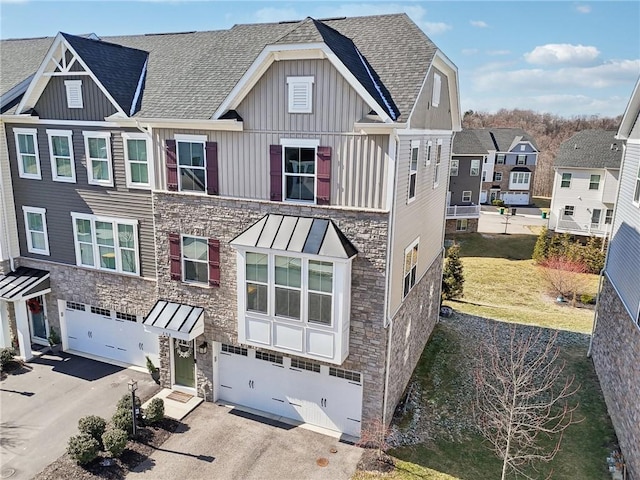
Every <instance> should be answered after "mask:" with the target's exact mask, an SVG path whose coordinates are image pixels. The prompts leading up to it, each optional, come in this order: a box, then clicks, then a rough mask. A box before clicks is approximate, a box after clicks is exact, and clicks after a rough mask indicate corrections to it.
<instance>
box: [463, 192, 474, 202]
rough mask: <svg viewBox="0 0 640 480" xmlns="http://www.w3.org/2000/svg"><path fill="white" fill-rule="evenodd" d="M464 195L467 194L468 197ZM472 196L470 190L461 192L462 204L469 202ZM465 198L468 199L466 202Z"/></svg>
mask: <svg viewBox="0 0 640 480" xmlns="http://www.w3.org/2000/svg"><path fill="white" fill-rule="evenodd" d="M465 193H468V194H469V195H465ZM472 196H473V192H472V191H471V190H463V191H462V201H463V202H470V201H471V197H472ZM465 197H468V198H467V200H465Z"/></svg>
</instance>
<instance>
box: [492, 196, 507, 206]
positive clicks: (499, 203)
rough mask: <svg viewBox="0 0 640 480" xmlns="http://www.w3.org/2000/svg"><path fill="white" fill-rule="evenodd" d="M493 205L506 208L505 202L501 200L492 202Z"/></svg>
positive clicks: (497, 199)
mask: <svg viewBox="0 0 640 480" xmlns="http://www.w3.org/2000/svg"><path fill="white" fill-rule="evenodd" d="M491 205H493V206H494V207H504V205H505V204H504V200H500V199H499V198H496V199H494V200H492V201H491Z"/></svg>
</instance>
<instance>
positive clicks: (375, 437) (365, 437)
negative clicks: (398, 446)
mask: <svg viewBox="0 0 640 480" xmlns="http://www.w3.org/2000/svg"><path fill="white" fill-rule="evenodd" d="M390 431H391V430H390V428H389V427H388V426H387V425H386V424H385V423H384V422H383V421H382V420H381V419H379V418H376V419H373V420H369V421H368V422H367V423H365V425H364V426H363V428H362V431H361V432H360V440H359V441H358V443H356V446H358V447H362V448H370V449H372V450H374V451H375V453H376V460H378V461H383V459H384V455H385V452H386V451H387V450H388V449H389V447H390V445H389V442H387V438H388V437H389V433H390Z"/></svg>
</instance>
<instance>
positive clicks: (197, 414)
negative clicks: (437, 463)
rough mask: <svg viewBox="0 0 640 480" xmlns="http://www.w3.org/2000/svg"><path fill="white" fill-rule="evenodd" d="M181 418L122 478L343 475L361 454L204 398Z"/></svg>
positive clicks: (249, 479)
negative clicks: (325, 462) (143, 458)
mask: <svg viewBox="0 0 640 480" xmlns="http://www.w3.org/2000/svg"><path fill="white" fill-rule="evenodd" d="M183 424H184V425H183V426H182V427H180V428H179V429H178V431H177V432H176V433H174V434H173V435H172V436H171V437H170V438H169V439H168V440H167V441H166V442H165V443H164V444H163V445H162V446H161V447H160V448H159V449H158V450H156V451H155V452H154V453H153V454H152V455H151V456H150V457H149V458H148V459H147V460H146V461H144V462H143V463H142V464H140V465H139V466H138V467H137V468H136V470H135V471H134V472H132V473H130V474H129V475H128V476H127V479H142V480H145V479H153V480H163V479H166V480H170V479H171V480H173V479H181V478H182V479H187V478H188V479H190V480H197V479H205V478H206V479H224V480H227V479H229V480H231V479H242V480H253V479H255V480H271V479H273V480H276V479H277V480H287V479H292V480H293V479H295V480H300V479H305V480H314V479H318V480H320V479H331V480H342V479H344V480H347V479H349V478H351V476H352V475H353V473H354V472H355V469H356V465H357V463H358V461H359V460H360V457H361V455H362V450H361V449H360V448H357V447H354V446H352V445H347V444H344V443H340V442H339V441H338V440H337V439H335V438H332V437H328V436H325V435H321V434H319V433H315V432H312V431H310V430H305V429H303V428H300V427H293V426H290V425H285V424H281V423H279V422H275V421H270V420H266V419H262V418H261V417H255V416H253V415H251V414H245V413H243V412H239V411H237V410H233V409H230V408H228V407H225V406H221V405H216V404H213V403H208V402H205V403H202V404H200V406H199V407H198V408H196V409H195V410H194V411H193V412H191V413H190V414H189V415H188V416H187V417H185V418H184V419H183ZM333 450H335V453H332V451H333ZM323 459H324V460H328V463H327V464H326V465H325V466H320V465H319V464H321V465H322V464H324V461H323Z"/></svg>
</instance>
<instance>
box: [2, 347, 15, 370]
mask: <svg viewBox="0 0 640 480" xmlns="http://www.w3.org/2000/svg"><path fill="white" fill-rule="evenodd" d="M14 354H15V352H14V351H13V348H11V347H5V348H0V367H2V370H4V367H6V366H7V364H8V363H9V362H12V361H13V355H14Z"/></svg>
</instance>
